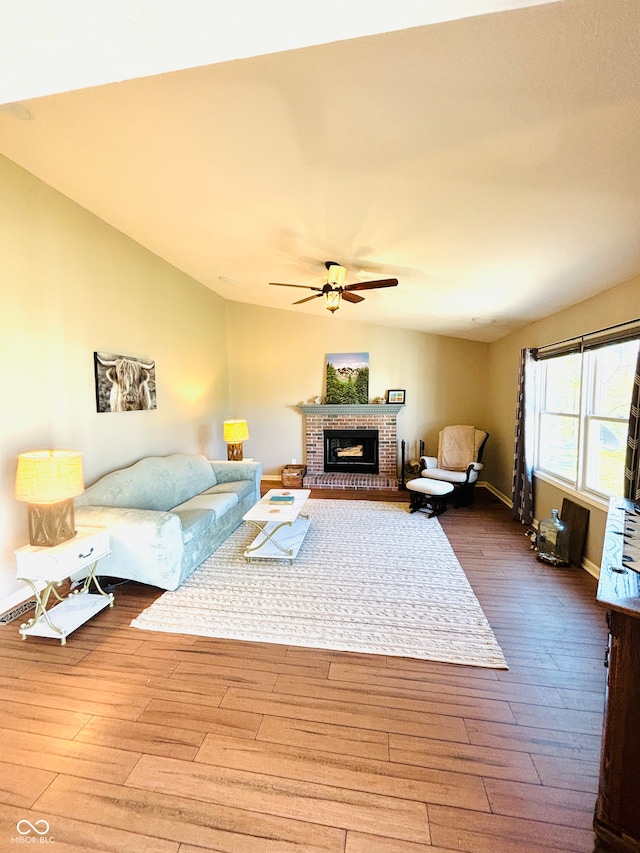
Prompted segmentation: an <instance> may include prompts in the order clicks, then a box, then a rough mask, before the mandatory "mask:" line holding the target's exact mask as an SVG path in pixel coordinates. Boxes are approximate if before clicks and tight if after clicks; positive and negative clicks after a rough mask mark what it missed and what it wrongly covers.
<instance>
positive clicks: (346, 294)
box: [342, 290, 364, 302]
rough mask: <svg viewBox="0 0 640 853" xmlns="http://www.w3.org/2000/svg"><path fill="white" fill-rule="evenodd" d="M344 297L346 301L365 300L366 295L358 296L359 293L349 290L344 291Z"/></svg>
mask: <svg viewBox="0 0 640 853" xmlns="http://www.w3.org/2000/svg"><path fill="white" fill-rule="evenodd" d="M342 298H343V299H344V300H345V301H346V302H364V296H358V294H357V293H350V292H349V291H348V290H343V291H342Z"/></svg>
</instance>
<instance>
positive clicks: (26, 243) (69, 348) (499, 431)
mask: <svg viewBox="0 0 640 853" xmlns="http://www.w3.org/2000/svg"><path fill="white" fill-rule="evenodd" d="M0 186H2V193H1V194H0V288H1V289H2V296H3V299H2V306H3V314H2V335H1V336H0V356H1V361H0V364H1V365H2V367H0V376H1V379H2V390H3V407H2V422H1V423H2V426H1V429H0V460H1V464H2V480H1V481H0V600H1V599H3V598H5V599H6V597H7V595H8V594H10V593H12V592H13V591H14V590H17V588H18V584H17V582H16V580H15V560H14V555H13V549H14V548H16V547H19V546H20V545H22V544H24V543H25V541H27V539H28V535H27V525H26V517H27V513H26V507H24V506H22V505H21V504H18V503H17V502H16V501H15V500H14V497H13V480H14V476H15V466H16V456H17V454H18V453H19V452H20V451H23V450H29V449H36V448H41V447H71V448H74V449H78V450H80V451H82V453H83V454H84V464H85V479H86V481H87V483H90V482H93V481H94V480H95V479H97V478H98V477H99V476H101V475H102V474H103V473H105V472H107V471H109V470H113V469H114V468H117V467H120V466H122V465H127V464H129V463H131V462H133V461H135V460H136V459H139V458H141V457H142V456H145V455H148V454H155V453H157V454H166V453H170V452H174V451H185V452H202V453H205V454H207V455H208V456H211V457H217V458H220V457H224V455H225V453H226V450H225V446H224V444H223V442H222V435H221V432H222V421H223V420H224V418H226V417H246V418H247V419H248V421H249V428H250V434H251V438H250V440H249V441H248V442H247V443H246V446H245V455H246V456H251V457H254V458H256V459H259V460H260V461H261V462H262V463H263V465H264V467H265V471H266V473H267V474H268V475H271V476H277V475H278V474H279V471H280V468H281V467H282V465H284V464H286V463H287V462H290V461H291V459H292V458H296V459H297V460H299V461H301V460H302V459H303V447H302V438H303V421H302V416H301V415H300V413H299V412H298V411H297V410H296V405H297V404H299V403H301V402H306V401H308V400H310V399H311V398H313V397H315V396H316V395H318V394H322V393H323V383H324V366H325V357H326V354H327V353H329V352H360V351H364V352H368V353H369V356H370V368H371V379H370V396H371V397H376V396H382V395H384V394H385V392H386V390H387V389H389V388H404V389H405V390H406V394H407V402H406V405H405V407H404V408H403V409H402V411H401V412H400V414H399V416H398V437H399V439H402V438H404V439H405V440H406V441H407V450H408V452H407V456H408V457H409V458H411V457H413V456H415V454H416V453H417V443H418V440H419V439H420V438H423V439H425V440H426V442H427V451H428V452H433V451H435V448H436V443H437V433H438V430H439V429H440V428H441V426H443V425H444V424H447V423H466V422H469V423H475V424H477V425H478V426H482V427H483V428H486V429H488V430H489V432H490V433H491V438H490V440H489V442H488V444H487V449H486V453H485V470H484V471H483V479H485V480H487V481H488V482H489V483H491V484H492V485H494V486H495V487H496V488H497V489H498V490H499V491H500V492H502V493H503V494H504V495H507V496H508V495H509V493H510V488H511V464H512V454H513V430H514V413H515V400H516V379H517V370H518V355H519V351H520V348H521V347H523V346H540V345H543V344H546V343H549V342H551V341H555V340H559V339H561V338H566V337H568V336H571V335H578V334H581V333H584V332H588V331H591V330H593V329H596V328H601V327H603V326H606V325H609V324H613V323H617V322H621V321H622V320H625V319H630V318H633V317H637V316H638V315H639V314H640V296H639V293H640V288H638V284H639V283H640V282H639V281H638V280H636V281H634V282H629V283H627V284H625V285H621V286H620V287H617V288H614V289H613V290H610V291H608V292H607V293H605V294H602V295H601V296H598V297H594V298H593V299H590V300H588V301H586V302H583V303H581V304H580V305H577V306H574V307H573V308H571V309H568V310H567V311H563V312H561V313H560V314H557V315H555V316H553V317H549V318H547V319H546V320H544V321H540V322H538V323H534V324H532V325H531V326H529V327H527V328H526V329H524V330H521V331H519V332H517V333H515V334H513V335H510V336H509V337H507V338H504V339H503V340H501V341H498V342H497V343H495V344H491V345H487V344H480V343H474V342H469V341H464V340H459V339H455V338H447V337H442V336H437V335H428V334H423V333H420V332H412V331H404V330H400V329H392V328H386V327H381V326H371V325H367V324H364V323H359V322H358V321H357V306H344V307H343V308H342V309H340V310H341V311H344V312H345V314H346V312H347V310H349V315H350V316H349V318H348V319H346V318H344V317H341V318H340V319H338V317H332V316H330V315H329V314H328V312H324V311H319V312H318V314H317V315H298V314H294V313H293V312H289V311H279V310H275V309H268V308H260V307H257V306H252V305H246V304H243V303H238V302H226V301H225V300H223V299H221V298H220V297H218V296H216V295H215V294H213V293H211V292H210V291H209V290H207V289H206V288H204V287H202V286H201V285H200V284H198V283H197V282H195V281H193V280H192V279H190V278H188V277H187V276H185V275H184V274H182V273H180V272H179V271H178V270H176V269H174V268H173V267H171V266H170V265H168V264H166V263H164V262H163V261H161V260H160V259H159V258H157V257H155V256H154V255H152V254H151V253H149V252H147V251H146V250H144V249H143V248H142V247H140V246H139V245H137V244H136V243H134V242H132V241H131V240H129V239H128V238H126V237H125V236H123V235H122V234H120V233H119V232H117V231H115V230H114V229H112V228H110V227H109V226H107V225H106V224H105V223H104V222H102V221H100V220H98V219H97V218H96V217H94V216H92V215H91V214H89V213H88V212H87V211H85V210H83V209H82V208H80V207H78V206H77V205H75V204H73V203H72V202H70V201H69V200H68V199H66V198H65V197H63V196H61V195H60V194H58V193H57V192H55V191H54V190H53V189H51V188H50V187H47V186H46V185H44V184H42V183H41V182H40V181H38V180H37V179H35V178H34V177H33V176H31V175H29V174H28V173H26V172H24V171H22V170H21V169H19V168H18V167H16V166H15V165H13V164H12V163H10V162H9V161H7V160H5V159H2V158H0ZM351 317H353V319H351ZM95 350H107V351H111V352H119V353H123V354H129V355H134V356H144V357H150V358H154V359H155V360H156V369H157V382H158V409H157V410H156V411H152V412H129V413H121V414H111V413H109V414H97V413H96V411H95V392H94V377H93V352H94V351H95ZM539 492H540V500H539V506H538V511H537V514H538V515H539V516H540V515H544V514H545V513H547V511H548V510H549V509H550V508H551V506H552V505H557V504H558V503H559V502H560V501H561V497H562V495H561V494H558V493H554V491H553V489H552V487H547V488H543V489H540V490H539ZM603 518H604V515H603V513H599V514H598V512H597V511H596V512H595V513H594V512H592V524H591V534H590V540H589V550H588V556H589V558H590V559H592V560H593V561H594V562H598V561H599V556H600V554H599V549H600V547H601V530H602V523H603ZM0 603H1V601H0Z"/></svg>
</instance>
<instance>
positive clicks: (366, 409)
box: [297, 403, 403, 417]
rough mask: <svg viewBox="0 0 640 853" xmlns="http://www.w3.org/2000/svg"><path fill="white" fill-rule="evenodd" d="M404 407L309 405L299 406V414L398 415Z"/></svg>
mask: <svg viewBox="0 0 640 853" xmlns="http://www.w3.org/2000/svg"><path fill="white" fill-rule="evenodd" d="M402 408H403V406H402V404H401V403H360V404H357V403H354V404H353V405H351V406H343V405H331V404H327V405H326V406H323V405H320V406H317V405H315V404H313V403H310V404H309V405H300V406H297V409H298V411H299V412H302V414H303V415H380V417H384V416H385V415H397V414H398V412H399V411H400V409H402Z"/></svg>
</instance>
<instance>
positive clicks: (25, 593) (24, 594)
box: [0, 581, 45, 621]
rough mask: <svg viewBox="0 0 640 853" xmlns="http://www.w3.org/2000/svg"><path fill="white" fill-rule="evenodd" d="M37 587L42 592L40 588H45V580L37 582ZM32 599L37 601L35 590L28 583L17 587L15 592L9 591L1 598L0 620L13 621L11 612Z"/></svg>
mask: <svg viewBox="0 0 640 853" xmlns="http://www.w3.org/2000/svg"><path fill="white" fill-rule="evenodd" d="M36 587H37V589H38V591H39V592H40V590H43V589H44V587H45V582H44V581H40V582H36ZM32 599H33V600H34V601H35V598H34V595H33V590H32V589H30V588H29V587H28V586H27V585H26V584H23V586H22V587H21V588H20V589H16V590H14V592H12V593H9V595H4V596H3V597H2V598H0V620H4V621H11V614H12V613H13V611H14V610H15V611H20V610H21V607H22V605H24V604H25V603H26V602H28V601H30V600H32Z"/></svg>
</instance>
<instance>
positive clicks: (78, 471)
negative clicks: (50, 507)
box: [15, 450, 84, 504]
mask: <svg viewBox="0 0 640 853" xmlns="http://www.w3.org/2000/svg"><path fill="white" fill-rule="evenodd" d="M82 492H84V480H83V476H82V454H80V453H78V452H77V451H75V450H32V451H30V452H28V453H21V454H20V455H19V456H18V470H17V473H16V492H15V493H16V499H17V500H19V501H26V502H27V503H30V504H47V503H57V502H58V501H64V500H68V499H69V498H73V497H75V496H76V495H81V494H82Z"/></svg>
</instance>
